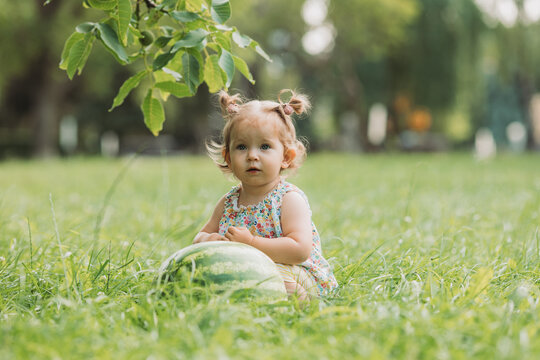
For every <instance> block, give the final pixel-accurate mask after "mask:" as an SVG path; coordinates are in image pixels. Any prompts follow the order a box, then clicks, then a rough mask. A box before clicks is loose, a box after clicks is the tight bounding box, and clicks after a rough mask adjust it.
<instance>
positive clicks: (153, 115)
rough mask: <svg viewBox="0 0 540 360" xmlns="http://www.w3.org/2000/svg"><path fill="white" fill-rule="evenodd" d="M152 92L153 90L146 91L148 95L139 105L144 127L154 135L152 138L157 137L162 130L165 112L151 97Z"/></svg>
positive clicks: (159, 103)
mask: <svg viewBox="0 0 540 360" xmlns="http://www.w3.org/2000/svg"><path fill="white" fill-rule="evenodd" d="M152 90H153V89H148V93H147V94H146V97H145V98H144V101H143V103H142V105H141V110H142V112H143V115H144V123H145V124H146V127H147V128H148V130H150V131H151V132H152V134H154V136H158V134H159V132H160V131H161V130H162V129H163V122H164V121H165V111H164V110H163V105H162V104H161V102H160V101H159V100H158V99H156V98H155V97H153V96H152Z"/></svg>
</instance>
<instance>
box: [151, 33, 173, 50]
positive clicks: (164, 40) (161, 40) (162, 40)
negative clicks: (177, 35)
mask: <svg viewBox="0 0 540 360" xmlns="http://www.w3.org/2000/svg"><path fill="white" fill-rule="evenodd" d="M171 39H172V36H160V37H158V38H157V39H156V41H154V45H156V46H157V47H158V48H163V47H165V46H167V44H168V43H169V41H171Z"/></svg>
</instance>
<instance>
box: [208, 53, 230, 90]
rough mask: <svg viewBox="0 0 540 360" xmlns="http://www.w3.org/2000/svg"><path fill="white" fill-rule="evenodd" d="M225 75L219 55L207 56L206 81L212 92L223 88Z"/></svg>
mask: <svg viewBox="0 0 540 360" xmlns="http://www.w3.org/2000/svg"><path fill="white" fill-rule="evenodd" d="M223 77H224V76H223V72H222V70H221V68H220V67H219V58H218V56H217V55H210V56H209V57H208V58H206V63H205V64H204V81H206V84H208V89H209V91H210V92H211V93H215V92H218V91H219V90H221V89H223V87H224V85H225V82H224V81H223Z"/></svg>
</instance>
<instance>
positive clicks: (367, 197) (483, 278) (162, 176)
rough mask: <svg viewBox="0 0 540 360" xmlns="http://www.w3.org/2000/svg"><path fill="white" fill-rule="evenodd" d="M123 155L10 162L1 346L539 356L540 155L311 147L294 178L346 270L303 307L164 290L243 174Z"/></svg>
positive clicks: (8, 353) (2, 188)
mask: <svg viewBox="0 0 540 360" xmlns="http://www.w3.org/2000/svg"><path fill="white" fill-rule="evenodd" d="M127 163H128V159H120V160H106V159H73V160H67V161H43V162H37V161H32V162H17V161H12V162H4V163H0V354H2V355H1V357H2V358H3V359H4V358H6V359H12V358H13V359H24V358H54V359H58V358H65V359H68V358H69V359H71V358H92V357H96V358H97V357H99V358H104V359H108V358H111V359H112V358H114V359H117V358H134V359H147V358H148V359H170V358H187V359H217V358H223V359H226V358H228V357H229V358H240V359H242V358H246V359H247V358H250V359H251V358H261V359H275V358H278V359H303V358H305V359H308V358H318V359H325V358H326V359H340V358H374V359H386V358H400V359H401V358H403V359H418V358H424V359H469V358H480V359H506V358H507V359H537V358H539V357H540V319H539V317H540V307H539V303H538V302H539V298H540V288H539V285H540V253H539V247H540V229H539V227H540V220H539V219H540V166H539V164H540V158H539V156H538V155H525V156H519V157H518V156H515V157H514V156H503V157H499V158H497V159H495V160H493V161H489V162H477V161H475V160H474V159H473V158H472V156H470V155H468V154H457V155H376V156H359V155H330V154H327V155H312V156H311V157H310V158H309V159H308V161H307V162H306V164H305V165H304V166H303V167H302V168H301V169H300V171H299V173H298V175H296V176H295V177H293V178H292V179H291V181H292V182H293V183H295V184H297V185H298V186H300V187H301V188H302V189H303V190H304V191H305V192H306V193H307V195H308V197H309V198H310V202H311V207H312V210H313V218H314V221H315V223H316V225H317V227H318V229H319V232H320V233H321V234H322V238H323V250H324V252H325V255H326V257H327V258H328V259H329V261H330V262H331V264H332V265H333V266H334V269H335V273H336V277H337V278H338V281H339V282H340V284H341V287H340V289H339V291H338V292H337V293H336V294H335V296H333V297H331V298H328V299H325V300H321V301H313V302H311V303H310V304H309V305H308V306H306V307H302V306H300V305H299V304H298V303H297V302H296V301H295V300H294V299H292V300H289V301H286V302H282V303H274V304H264V303H258V302H251V303H247V304H246V303H237V302H234V301H229V300H230V299H228V298H227V296H226V295H221V296H217V295H216V296H200V295H199V296H195V295H194V293H193V291H191V290H190V289H181V290H180V291H178V294H177V295H176V296H172V297H163V296H159V293H158V292H156V291H155V289H154V287H153V285H152V279H153V277H154V275H155V271H156V269H157V267H158V266H159V264H160V263H161V262H162V261H163V260H165V259H166V258H167V257H168V256H169V255H170V254H172V253H173V252H174V251H176V250H178V249H180V248H181V247H184V246H186V245H188V244H190V243H191V239H192V237H193V236H194V235H195V234H196V232H197V231H198V229H199V228H200V227H201V226H202V224H203V223H204V222H205V221H206V219H207V218H208V217H209V215H210V213H211V211H212V209H213V206H214V204H215V202H216V201H217V200H218V198H219V197H220V196H221V195H222V194H223V193H225V192H226V191H227V190H228V189H229V188H230V187H231V186H232V185H233V183H232V182H230V181H228V180H227V179H226V178H224V177H223V176H222V175H221V174H220V172H219V170H217V169H216V168H215V167H214V166H213V165H212V164H211V161H210V160H208V159H207V158H204V157H181V158H137V159H135V160H134V161H133V162H131V163H130V164H129V166H128V167H126V168H125V172H123V173H122V168H123V167H125V166H126V164H127ZM119 174H121V176H120V178H119V179H118V180H117V181H116V182H115V179H117V177H118V175H119ZM113 184H114V186H113V187H112V188H111V186H112V185H113ZM104 205H105V206H104Z"/></svg>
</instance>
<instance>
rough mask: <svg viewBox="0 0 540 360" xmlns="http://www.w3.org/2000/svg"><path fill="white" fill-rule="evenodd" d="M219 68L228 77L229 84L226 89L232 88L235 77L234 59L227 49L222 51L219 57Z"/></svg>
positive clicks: (227, 83)
mask: <svg viewBox="0 0 540 360" xmlns="http://www.w3.org/2000/svg"><path fill="white" fill-rule="evenodd" d="M219 67H220V68H221V69H222V70H223V71H225V74H226V75H227V82H226V84H225V87H227V88H228V87H229V86H231V83H232V80H233V77H234V59H233V57H232V55H231V53H230V52H228V51H227V50H225V49H222V50H221V56H220V57H219Z"/></svg>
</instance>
